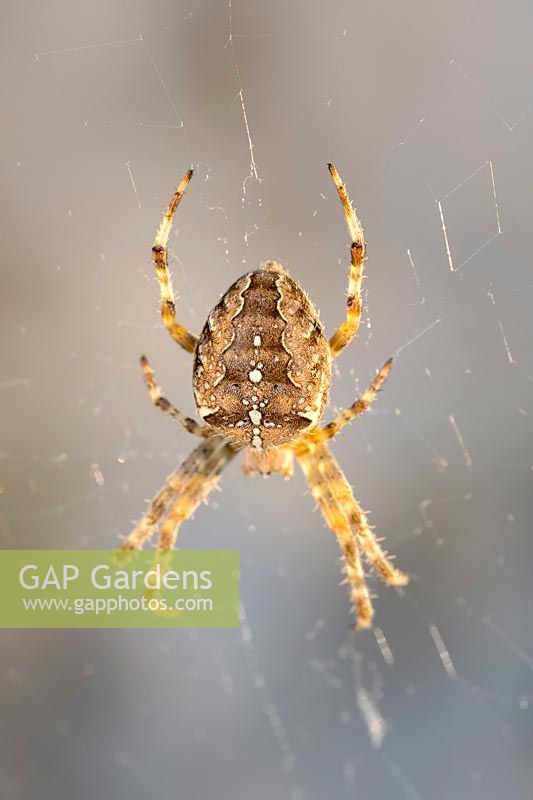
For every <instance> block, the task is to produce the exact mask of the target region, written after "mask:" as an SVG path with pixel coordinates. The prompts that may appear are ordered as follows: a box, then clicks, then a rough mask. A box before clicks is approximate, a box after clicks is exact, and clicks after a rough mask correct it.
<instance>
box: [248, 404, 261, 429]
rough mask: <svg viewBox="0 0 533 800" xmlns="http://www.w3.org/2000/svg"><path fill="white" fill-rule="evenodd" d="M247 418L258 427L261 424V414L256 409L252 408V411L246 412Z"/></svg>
mask: <svg viewBox="0 0 533 800" xmlns="http://www.w3.org/2000/svg"><path fill="white" fill-rule="evenodd" d="M248 416H249V417H250V419H251V420H252V423H253V424H254V425H259V424H260V423H261V417H262V414H261V412H260V411H258V410H257V408H252V410H251V411H249V412H248Z"/></svg>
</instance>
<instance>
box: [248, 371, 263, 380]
mask: <svg viewBox="0 0 533 800" xmlns="http://www.w3.org/2000/svg"><path fill="white" fill-rule="evenodd" d="M248 377H249V378H250V380H251V381H252V383H261V378H262V377H263V373H262V372H261V370H260V369H252V370H251V371H250V372H249V373H248Z"/></svg>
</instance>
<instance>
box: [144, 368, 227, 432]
mask: <svg viewBox="0 0 533 800" xmlns="http://www.w3.org/2000/svg"><path fill="white" fill-rule="evenodd" d="M141 368H142V371H143V375H144V381H145V383H146V385H147V387H148V391H149V392H150V397H151V398H152V402H153V404H154V405H155V406H157V408H159V409H160V410H161V411H163V412H164V413H165V414H169V415H170V416H171V417H173V418H174V419H177V420H178V422H180V423H181V424H182V425H183V427H184V428H185V430H187V431H189V433H194V434H195V436H201V437H204V438H205V437H207V436H213V435H214V433H213V430H212V428H209V427H207V425H199V424H198V422H196V420H194V419H192V418H191V417H187V416H186V415H185V414H182V412H181V411H180V410H179V409H177V408H176V407H175V406H173V405H172V403H171V402H170V401H169V400H167V398H166V397H163V396H162V394H161V387H160V386H159V385H158V383H156V380H155V376H154V371H153V369H152V367H151V366H150V363H149V361H148V359H147V358H146V356H141Z"/></svg>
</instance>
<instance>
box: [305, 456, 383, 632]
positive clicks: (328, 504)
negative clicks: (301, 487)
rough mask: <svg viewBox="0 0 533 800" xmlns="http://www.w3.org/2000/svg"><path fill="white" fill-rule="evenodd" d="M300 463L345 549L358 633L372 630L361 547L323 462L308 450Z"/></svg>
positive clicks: (323, 512) (346, 568)
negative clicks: (336, 495) (321, 463)
mask: <svg viewBox="0 0 533 800" xmlns="http://www.w3.org/2000/svg"><path fill="white" fill-rule="evenodd" d="M298 461H299V463H300V466H301V468H302V471H303V473H304V475H305V477H306V478H307V481H308V483H309V486H310V488H311V491H312V493H313V496H314V498H315V500H316V501H317V503H318V505H319V507H320V509H321V511H322V514H323V516H324V518H325V520H326V522H327V524H328V525H329V527H330V528H331V530H332V531H333V532H334V533H335V535H336V537H337V541H338V543H339V546H340V548H341V552H342V555H343V558H344V565H345V566H344V568H345V572H346V577H347V579H348V581H349V583H350V594H351V600H352V603H353V609H354V611H355V613H356V617H357V623H356V628H357V630H364V629H366V628H370V627H371V626H372V619H373V617H374V609H373V608H372V602H371V600H370V594H369V591H368V586H367V583H366V580H365V575H364V571H363V565H362V563H361V554H360V552H359V546H358V544H357V540H356V538H355V537H354V535H353V534H352V532H351V530H350V526H349V524H348V519H347V517H346V513H345V511H344V509H343V507H342V506H341V504H340V503H339V501H338V500H337V499H336V498H335V497H334V495H333V493H332V491H331V487H330V484H329V483H328V482H326V481H325V480H324V478H323V476H322V475H321V473H320V468H319V466H320V465H319V461H318V460H317V459H316V458H314V456H313V454H312V451H308V452H307V455H305V456H304V455H300V456H299V457H298Z"/></svg>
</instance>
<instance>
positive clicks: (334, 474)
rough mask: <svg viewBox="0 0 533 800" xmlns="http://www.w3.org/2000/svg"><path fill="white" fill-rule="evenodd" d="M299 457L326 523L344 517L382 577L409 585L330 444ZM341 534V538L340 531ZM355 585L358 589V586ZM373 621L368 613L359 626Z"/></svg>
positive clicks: (384, 579) (369, 560)
mask: <svg viewBox="0 0 533 800" xmlns="http://www.w3.org/2000/svg"><path fill="white" fill-rule="evenodd" d="M298 460H299V462H300V465H301V466H302V469H303V471H304V474H305V475H306V477H307V478H308V480H309V483H310V486H311V491H312V492H313V495H314V496H315V498H316V500H317V502H318V504H319V506H320V508H321V510H322V513H323V514H324V517H325V518H326V522H328V524H331V523H330V519H332V520H333V521H334V522H335V523H336V524H340V520H341V519H344V520H345V525H347V526H348V527H349V529H350V530H351V531H352V533H353V534H354V535H355V536H356V540H357V543H358V544H359V546H360V547H361V549H362V551H363V553H364V554H365V557H366V559H367V561H368V562H369V564H370V566H371V567H372V569H374V571H375V572H376V573H377V574H378V575H379V577H380V578H381V580H382V581H384V582H385V583H387V584H389V585H391V586H405V585H406V584H407V583H408V582H409V578H408V576H407V575H405V574H404V573H403V572H401V571H400V570H398V569H396V568H395V567H394V566H393V564H392V563H391V560H390V559H389V558H388V557H387V554H386V553H385V552H384V550H383V549H382V548H381V547H380V545H379V542H378V541H377V539H376V537H375V536H374V534H373V532H372V530H371V528H370V526H369V524H368V520H367V518H366V515H365V513H364V511H363V509H362V508H361V506H360V505H359V503H358V502H357V500H356V499H355V497H354V495H353V492H352V489H351V487H350V484H349V483H348V481H347V480H346V477H345V476H344V473H343V472H342V470H341V468H340V467H339V465H338V463H337V461H336V459H335V457H334V455H333V453H332V452H331V450H330V448H329V447H328V445H327V444H325V443H322V444H319V445H317V446H316V447H314V448H313V447H311V448H309V449H308V451H307V453H303V454H298ZM324 498H326V499H324ZM331 503H334V504H335V508H336V512H335V513H334V514H333V515H332V513H331V512H330V508H329V506H330V504H331ZM332 527H333V526H332ZM334 530H335V529H334ZM335 533H337V531H335ZM337 537H338V538H339V535H338V534H337ZM339 541H340V540H339ZM341 546H342V545H341ZM354 588H355V589H358V587H357V586H355V587H354ZM365 620H366V622H365ZM370 624H371V616H370V618H369V617H368V614H367V617H366V618H363V621H361V622H360V624H359V627H369V625H370Z"/></svg>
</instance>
